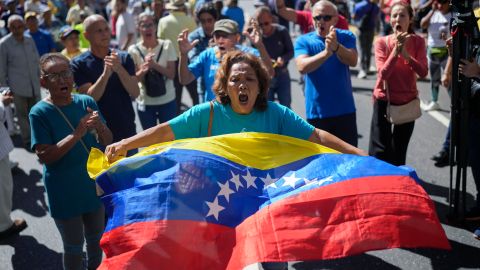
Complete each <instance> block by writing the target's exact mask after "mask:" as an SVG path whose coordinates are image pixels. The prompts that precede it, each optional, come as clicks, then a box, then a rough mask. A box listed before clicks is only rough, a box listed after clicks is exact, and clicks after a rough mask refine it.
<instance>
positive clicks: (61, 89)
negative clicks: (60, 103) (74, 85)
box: [60, 86, 68, 93]
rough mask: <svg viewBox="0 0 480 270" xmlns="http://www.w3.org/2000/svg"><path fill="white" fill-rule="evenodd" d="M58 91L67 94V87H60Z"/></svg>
mask: <svg viewBox="0 0 480 270" xmlns="http://www.w3.org/2000/svg"><path fill="white" fill-rule="evenodd" d="M60 91H62V93H65V92H68V87H66V86H65V87H62V88H60Z"/></svg>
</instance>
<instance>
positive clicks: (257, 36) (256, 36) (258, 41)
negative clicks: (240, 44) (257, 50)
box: [243, 19, 263, 47]
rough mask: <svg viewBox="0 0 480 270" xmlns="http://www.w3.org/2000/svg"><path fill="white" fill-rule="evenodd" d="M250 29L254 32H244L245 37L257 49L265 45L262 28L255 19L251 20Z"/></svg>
mask: <svg viewBox="0 0 480 270" xmlns="http://www.w3.org/2000/svg"><path fill="white" fill-rule="evenodd" d="M250 27H251V29H252V31H243V35H245V36H246V37H247V38H248V39H249V40H250V42H251V43H252V44H253V45H254V46H255V47H258V46H261V45H263V42H262V35H261V32H260V27H259V26H258V23H257V21H256V20H255V19H251V20H250Z"/></svg>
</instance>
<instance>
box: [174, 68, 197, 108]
mask: <svg viewBox="0 0 480 270" xmlns="http://www.w3.org/2000/svg"><path fill="white" fill-rule="evenodd" d="M173 86H174V87H175V101H176V102H177V111H178V114H180V113H181V112H182V111H181V107H180V106H181V105H182V94H183V85H182V84H181V83H180V80H179V76H178V61H177V62H176V64H175V79H174V80H173ZM185 87H187V90H188V93H189V94H190V98H192V103H193V105H197V104H198V92H197V80H193V81H192V82H191V83H189V84H187V85H185Z"/></svg>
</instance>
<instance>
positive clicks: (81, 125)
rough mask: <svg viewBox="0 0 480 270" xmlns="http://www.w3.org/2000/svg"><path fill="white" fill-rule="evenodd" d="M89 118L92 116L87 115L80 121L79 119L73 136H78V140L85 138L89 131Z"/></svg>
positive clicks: (90, 114)
mask: <svg viewBox="0 0 480 270" xmlns="http://www.w3.org/2000/svg"><path fill="white" fill-rule="evenodd" d="M91 116H92V113H88V114H86V115H85V116H83V117H82V119H80V122H78V125H77V127H76V128H75V131H74V135H76V136H78V137H79V138H82V137H83V136H85V134H86V133H87V131H88V130H89V127H88V125H89V124H88V123H87V122H88V121H89V119H90V117H91Z"/></svg>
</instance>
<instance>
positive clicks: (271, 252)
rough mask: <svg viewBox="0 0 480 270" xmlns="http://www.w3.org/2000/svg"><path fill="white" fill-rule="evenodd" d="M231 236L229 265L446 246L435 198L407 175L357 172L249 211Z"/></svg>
mask: <svg viewBox="0 0 480 270" xmlns="http://www.w3.org/2000/svg"><path fill="white" fill-rule="evenodd" d="M235 238H236V239H237V241H236V246H235V248H234V251H233V254H232V257H231V259H230V262H229V265H228V268H227V269H241V268H242V267H244V266H246V265H249V264H252V263H255V262H259V261H303V260H319V259H333V258H340V257H346V256H351V255H355V254H360V253H363V252H366V251H369V250H379V249H388V248H396V247H404V248H414V247H425V248H426V247H430V248H442V249H450V244H449V242H448V239H447V237H446V235H445V232H444V231H443V228H442V226H441V225H440V223H439V220H438V217H437V215H436V212H435V206H434V204H433V202H432V201H431V200H430V198H429V197H428V195H427V194H426V193H425V191H424V190H423V188H422V187H421V186H420V185H418V184H417V183H416V182H415V181H414V180H412V179H411V178H409V177H407V176H377V177H368V178H358V179H352V180H349V181H344V182H340V183H335V184H331V185H327V186H324V187H321V188H317V189H313V190H310V191H306V192H303V193H300V194H299V195H298V196H295V197H292V198H287V199H285V200H282V201H280V202H278V203H274V204H272V205H271V206H269V207H268V208H264V209H262V210H260V211H259V212H257V214H255V215H253V216H251V217H249V218H248V219H247V220H245V221H244V222H243V223H242V224H240V225H239V226H237V228H236V237H235Z"/></svg>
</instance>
